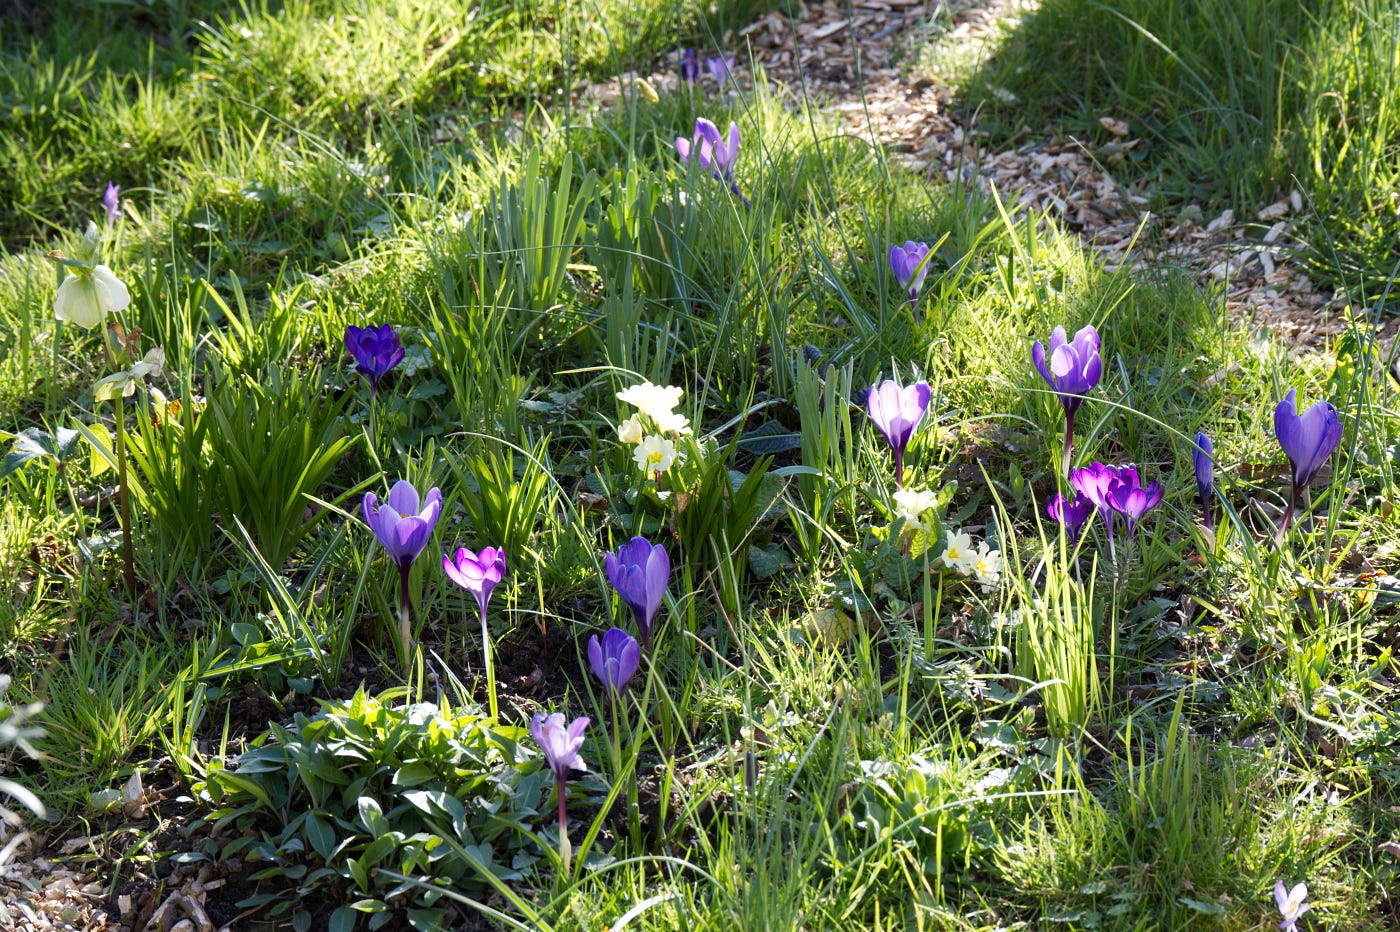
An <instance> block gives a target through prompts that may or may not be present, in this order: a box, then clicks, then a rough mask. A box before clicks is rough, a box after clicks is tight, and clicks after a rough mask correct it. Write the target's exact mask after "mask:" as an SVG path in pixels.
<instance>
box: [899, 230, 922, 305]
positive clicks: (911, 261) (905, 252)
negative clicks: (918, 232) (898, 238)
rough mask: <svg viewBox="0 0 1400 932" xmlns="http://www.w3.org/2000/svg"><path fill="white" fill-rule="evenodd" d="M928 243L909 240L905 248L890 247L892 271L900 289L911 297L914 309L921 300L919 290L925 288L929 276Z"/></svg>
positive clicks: (910, 301) (910, 300)
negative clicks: (915, 303)
mask: <svg viewBox="0 0 1400 932" xmlns="http://www.w3.org/2000/svg"><path fill="white" fill-rule="evenodd" d="M927 258H928V243H916V242H914V241H913V240H909V241H908V242H906V243H905V244H904V245H903V246H891V247H890V271H892V272H894V277H895V280H896V281H898V282H899V287H901V288H903V289H904V290H905V292H906V293H907V294H908V295H909V305H910V306H911V307H912V306H913V305H914V302H915V301H917V300H918V298H919V289H920V288H922V287H924V278H925V277H926V276H927V275H928V262H926V261H925V260H926V259H927Z"/></svg>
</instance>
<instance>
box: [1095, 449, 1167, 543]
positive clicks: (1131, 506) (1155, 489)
mask: <svg viewBox="0 0 1400 932" xmlns="http://www.w3.org/2000/svg"><path fill="white" fill-rule="evenodd" d="M1107 499H1108V503H1109V505H1110V506H1111V507H1112V508H1113V510H1114V511H1116V512H1118V513H1119V514H1120V515H1122V516H1123V525H1124V526H1125V527H1126V528H1127V529H1128V537H1130V538H1131V537H1133V536H1134V535H1135V534H1136V533H1137V526H1138V522H1139V521H1141V520H1142V519H1143V517H1144V516H1146V514H1147V513H1148V512H1149V511H1151V510H1152V509H1154V508H1156V507H1157V506H1158V505H1160V504H1162V486H1161V483H1159V482H1157V481H1155V480H1154V481H1152V482H1151V483H1149V484H1148V485H1143V484H1142V480H1140V479H1139V478H1138V472H1137V469H1136V468H1134V467H1132V466H1119V467H1117V468H1116V475H1115V476H1114V478H1113V480H1112V481H1111V482H1109V484H1108V490H1107Z"/></svg>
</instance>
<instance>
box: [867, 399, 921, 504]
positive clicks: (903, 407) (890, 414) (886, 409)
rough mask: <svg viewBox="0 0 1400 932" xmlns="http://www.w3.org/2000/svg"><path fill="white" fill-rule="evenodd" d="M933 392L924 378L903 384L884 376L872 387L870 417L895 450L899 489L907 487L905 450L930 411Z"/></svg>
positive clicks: (896, 480) (896, 482)
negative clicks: (881, 380)
mask: <svg viewBox="0 0 1400 932" xmlns="http://www.w3.org/2000/svg"><path fill="white" fill-rule="evenodd" d="M931 395H932V392H931V391H930V390H929V387H928V383H927V382H925V381H924V380H922V379H920V380H919V381H917V382H915V383H914V384H913V385H906V386H903V387H901V386H900V384H899V383H898V382H896V381H895V380H894V379H885V381H883V382H881V383H880V384H879V385H876V386H874V387H872V388H871V389H870V395H869V397H868V398H867V400H866V405H867V407H868V409H869V411H870V419H871V420H872V421H874V422H875V426H876V427H878V428H879V429H880V433H882V434H884V435H885V440H886V441H888V442H889V445H890V450H891V451H892V452H893V453H894V482H895V485H897V486H899V487H900V488H903V487H904V451H905V449H906V448H908V446H909V439H910V438H911V437H913V436H914V431H915V430H916V429H917V428H918V426H919V422H920V421H922V420H923V419H924V414H925V413H926V412H927V411H928V403H929V398H930V397H931Z"/></svg>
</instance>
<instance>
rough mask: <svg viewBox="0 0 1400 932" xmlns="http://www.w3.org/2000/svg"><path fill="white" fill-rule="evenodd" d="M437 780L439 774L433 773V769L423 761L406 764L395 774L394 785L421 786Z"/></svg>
mask: <svg viewBox="0 0 1400 932" xmlns="http://www.w3.org/2000/svg"><path fill="white" fill-rule="evenodd" d="M436 779H437V774H436V773H434V772H433V768H431V767H429V766H428V765H427V764H425V763H423V762H422V761H413V762H412V763H411V764H405V765H404V766H402V767H400V768H399V769H398V772H397V773H395V774H394V783H395V785H397V786H420V785H422V784H424V783H427V782H428V781H430V780H436Z"/></svg>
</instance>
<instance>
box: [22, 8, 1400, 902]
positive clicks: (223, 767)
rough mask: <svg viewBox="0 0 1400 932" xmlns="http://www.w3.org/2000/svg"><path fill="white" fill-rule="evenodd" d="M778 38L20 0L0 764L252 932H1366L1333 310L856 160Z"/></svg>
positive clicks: (1367, 579)
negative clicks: (1229, 303) (134, 786)
mask: <svg viewBox="0 0 1400 932" xmlns="http://www.w3.org/2000/svg"><path fill="white" fill-rule="evenodd" d="M1051 6H1052V5H1051V4H1049V3H1047V6H1046V10H1050V9H1051ZM1167 6H1173V5H1171V4H1168V5H1167ZM1298 9H1304V10H1305V12H1307V15H1308V16H1309V17H1310V18H1309V20H1308V21H1309V22H1310V23H1312V22H1313V19H1312V18H1311V17H1316V18H1317V22H1319V23H1323V22H1331V21H1328V20H1325V19H1324V18H1323V13H1324V12H1325V10H1323V9H1322V7H1321V6H1319V8H1318V10H1312V9H1311V8H1298ZM1298 9H1293V8H1290V9H1288V10H1284V9H1282V8H1281V7H1280V8H1277V9H1274V8H1272V7H1271V8H1269V9H1262V8H1261V10H1260V15H1261V16H1268V17H1272V19H1270V20H1269V22H1268V23H1259V24H1255V26H1254V27H1252V28H1257V29H1258V30H1260V31H1261V32H1267V31H1268V30H1271V29H1273V30H1280V31H1282V30H1285V29H1289V28H1291V25H1290V24H1292V23H1293V22H1294V20H1293V19H1291V18H1290V17H1296V16H1298V15H1301V14H1300V13H1299V12H1298ZM1328 9H1331V8H1330V7H1328ZM760 12H762V11H761V10H760V9H759V8H758V7H756V6H753V5H750V4H747V3H724V4H720V5H718V6H715V7H710V6H708V5H707V6H703V7H702V6H700V5H695V4H690V3H687V2H682V3H666V4H662V3H660V2H650V0H639V2H629V3H612V2H600V3H598V4H592V5H587V6H574V5H569V4H543V3H540V4H524V5H521V4H494V5H493V4H490V3H487V4H475V5H471V4H457V3H450V2H449V3H436V4H426V3H402V4H401V3H393V2H388V0H353V2H352V0H344V2H332V0H319V2H314V3H313V2H288V3H285V4H281V5H274V4H252V3H248V4H240V5H230V4H213V3H208V4H206V3H188V4H185V3H176V2H169V3H151V4H140V5H132V4H127V5H117V4H103V5H99V6H90V5H87V4H78V3H72V4H63V5H58V6H55V7H54V8H53V10H40V11H28V8H27V7H26V8H24V9H18V8H17V9H16V10H12V11H7V12H5V13H2V14H0V16H3V17H5V18H4V19H3V20H2V21H3V23H4V25H5V27H6V28H5V30H4V38H3V39H0V61H3V67H0V99H3V101H4V108H3V112H0V123H3V124H4V125H6V128H7V129H9V130H11V131H10V132H8V133H5V134H0V139H3V140H4V141H3V142H0V159H3V160H4V162H3V171H0V191H3V192H4V198H3V199H0V203H6V204H13V205H15V206H14V208H13V209H12V210H7V212H6V213H5V214H4V216H3V217H0V238H3V240H2V241H3V244H4V246H3V250H4V251H3V254H0V321H3V326H0V429H3V430H5V431H6V434H7V438H6V440H5V443H6V445H7V450H8V453H7V456H6V458H5V459H4V461H3V465H0V486H3V489H4V492H5V494H4V495H3V496H2V497H0V567H3V568H4V572H3V573H0V656H3V658H4V664H5V671H6V674H7V675H8V676H9V677H10V680H9V685H8V689H7V690H5V693H4V700H5V702H6V703H9V704H8V705H0V747H10V746H11V745H13V746H15V747H17V748H19V749H21V750H23V751H31V750H32V752H33V755H32V756H30V755H28V754H24V755H15V756H14V757H13V759H11V758H6V761H7V768H8V769H7V770H6V772H5V774H4V780H6V781H9V780H13V781H14V782H13V783H9V782H0V794H4V795H5V796H6V798H7V799H10V800H17V801H18V802H19V803H20V805H21V807H23V808H28V809H30V810H34V811H35V812H36V813H37V812H38V811H39V809H40V808H41V807H42V810H43V811H44V812H46V813H47V818H48V819H49V820H50V822H51V824H50V825H48V829H49V830H48V832H47V838H48V841H47V844H48V846H49V847H48V848H47V849H46V851H47V855H46V856H51V857H53V858H54V859H56V860H57V861H59V862H60V863H65V864H69V863H71V864H74V865H96V866H97V867H98V869H99V870H100V871H101V872H102V874H103V876H104V879H105V881H106V883H107V884H108V890H109V893H110V895H111V896H113V897H116V896H118V895H122V894H125V895H133V894H144V893H146V892H149V891H151V890H152V889H156V885H157V884H158V881H157V880H155V879H153V874H152V872H148V871H146V870H144V869H143V865H146V864H148V863H150V862H152V861H154V862H156V863H161V864H168V865H171V866H172V868H173V869H179V868H186V867H189V866H190V865H196V866H198V865H204V866H211V867H215V868H216V869H218V870H219V871H221V872H223V875H224V876H225V877H226V878H227V880H228V889H229V890H230V891H231V892H230V901H231V902H232V903H234V904H236V905H235V906H234V907H232V909H233V910H235V911H234V912H231V913H230V915H227V916H220V917H218V918H219V920H220V921H223V922H229V921H235V917H238V918H237V919H236V921H238V922H241V923H244V924H245V925H246V927H249V928H258V927H263V928H293V929H308V928H323V927H325V928H333V929H336V930H352V929H356V928H404V927H412V928H422V929H432V928H464V927H472V924H473V923H484V924H485V925H486V927H490V928H513V929H558V930H568V929H596V928H600V927H602V928H616V929H623V928H649V929H651V928H654V929H682V928H684V929H716V930H721V929H723V930H731V929H735V928H744V929H788V928H793V929H796V928H803V929H806V928H812V929H818V928H820V929H841V930H844V929H852V928H862V929H865V928H869V929H904V928H911V927H912V928H939V929H994V928H1001V929H1005V928H1026V929H1030V928H1046V927H1050V926H1052V925H1064V926H1065V927H1067V928H1085V929H1120V928H1121V929H1148V928H1229V929H1236V928H1238V929H1249V928H1266V927H1279V924H1280V922H1281V921H1282V923H1283V926H1282V927H1284V928H1296V929H1324V928H1326V929H1378V928H1385V927H1386V926H1387V925H1388V924H1390V923H1393V922H1394V921H1395V917H1396V915H1397V913H1398V910H1397V905H1396V901H1395V899H1394V897H1393V895H1392V894H1391V890H1392V889H1393V887H1394V884H1395V881H1396V876H1397V873H1398V872H1400V861H1397V859H1396V857H1395V855H1394V853H1393V852H1394V851H1395V850H1396V849H1395V847H1394V845H1395V839H1396V835H1397V833H1400V816H1398V815H1397V813H1400V799H1397V792H1400V768H1397V767H1396V764H1395V751H1394V748H1395V746H1396V741H1397V737H1400V714H1397V711H1396V705H1395V700H1396V696H1397V687H1396V676H1397V674H1400V670H1397V669H1396V660H1395V657H1394V654H1393V650H1394V644H1395V635H1396V631H1397V617H1400V616H1397V605H1400V596H1398V595H1397V593H1400V581H1397V580H1396V579H1395V576H1394V575H1392V570H1393V565H1394V563H1395V561H1396V559H1397V551H1398V550H1400V532H1398V531H1397V519H1396V517H1395V514H1396V512H1395V508H1394V503H1395V501H1396V497H1397V487H1396V482H1395V457H1396V450H1397V448H1398V447H1397V441H1398V440H1400V430H1397V421H1396V414H1395V392H1396V389H1397V386H1396V385H1395V384H1394V381H1393V379H1391V378H1390V377H1389V376H1388V375H1387V372H1388V370H1389V365H1388V364H1389V362H1390V361H1391V360H1389V359H1388V358H1386V354H1385V352H1384V350H1383V348H1382V344H1381V342H1380V340H1379V339H1378V337H1377V334H1376V330H1375V329H1374V324H1375V321H1374V320H1366V319H1355V320H1351V321H1349V326H1348V329H1347V332H1346V335H1345V337H1344V338H1343V339H1342V340H1340V341H1338V342H1337V343H1336V344H1335V346H1333V347H1332V350H1331V352H1329V353H1326V354H1310V355H1307V356H1302V357H1297V356H1295V355H1294V354H1292V353H1291V352H1290V348H1289V347H1288V346H1286V345H1285V344H1283V343H1281V342H1279V341H1277V340H1275V339H1273V338H1271V337H1269V336H1268V335H1261V334H1258V333H1255V332H1253V331H1251V330H1249V329H1248V328H1247V327H1245V326H1243V325H1241V324H1239V323H1237V322H1236V321H1234V320H1232V319H1231V317H1230V316H1229V314H1228V311H1227V310H1226V308H1225V306H1224V302H1223V296H1222V295H1221V294H1220V293H1219V292H1218V291H1214V290H1210V289H1203V288H1202V287H1201V286H1200V285H1199V284H1198V283H1196V282H1194V281H1191V280H1188V279H1186V278H1184V277H1183V276H1182V275H1181V274H1180V273H1177V272H1173V271H1171V270H1154V269H1144V268H1137V267H1134V266H1131V265H1123V266H1121V267H1117V268H1115V269H1112V270H1110V269H1107V268H1105V267H1104V266H1103V265H1101V264H1100V263H1099V262H1098V261H1097V260H1096V259H1095V258H1094V256H1093V254H1092V253H1091V252H1090V251H1088V250H1086V249H1085V248H1084V247H1083V245H1082V244H1081V243H1080V242H1079V241H1078V240H1077V239H1075V238H1074V237H1073V236H1072V235H1070V234H1068V233H1066V232H1065V231H1064V230H1063V229H1061V228H1059V227H1058V226H1057V225H1056V224H1055V223H1054V222H1052V221H1051V220H1049V219H1048V218H1045V217H1039V216H1027V217H1017V216H1013V215H1012V214H1011V213H1009V212H1008V210H1007V209H1006V207H1005V202H1004V200H1003V198H1002V193H1001V192H996V191H989V192H983V191H981V190H975V189H967V188H962V187H956V186H946V185H934V184H929V183H928V182H927V181H925V180H924V179H921V178H918V177H914V176H912V175H910V174H907V173H905V172H903V171H901V170H899V169H897V168H896V167H894V166H892V165H891V164H889V163H888V162H887V161H886V160H885V158H884V153H883V152H882V151H880V150H879V149H878V148H874V147H872V146H870V145H869V144H868V143H867V142H864V141H861V140H858V139H854V138H851V137H849V136H847V135H844V134H842V133H840V132H837V131H836V127H835V125H834V124H833V123H832V122H830V119H829V117H828V116H827V115H826V114H824V113H823V111H822V109H821V108H820V107H818V106H813V105H811V104H810V102H807V101H804V100H801V99H800V98H798V97H795V96H794V95H792V94H791V93H789V92H788V91H787V90H786V89H783V88H780V87H775V86H773V85H770V84H769V83H768V82H767V81H766V80H765V77H764V76H763V75H762V74H761V73H759V74H752V73H751V72H749V71H748V68H747V66H746V65H745V64H744V50H743V49H742V48H741V47H740V46H739V45H737V44H736V43H737V40H736V39H735V38H734V37H735V36H736V35H737V33H736V29H737V28H738V27H739V26H742V25H743V24H744V23H747V22H749V21H750V20H751V19H753V18H754V17H755V16H757V15H759V13H760ZM789 12H790V11H789ZM1044 15H1047V16H1049V15H1051V13H1050V12H1047V13H1045V14H1044ZM1125 15H1126V14H1125ZM1161 15H1163V16H1166V15H1167V14H1166V13H1162V14H1161ZM1183 15H1184V14H1183ZM1117 21H1122V18H1121V17H1119V18H1118V20H1117ZM1134 34H1138V35H1140V34H1141V33H1140V31H1136V30H1135V31H1134ZM1251 35H1253V33H1251ZM103 37H106V38H105V40H104V38H103ZM1220 41H1222V42H1223V41H1225V40H1224V39H1221V40H1220ZM1290 41H1292V40H1290ZM1153 47H1154V48H1156V47H1157V46H1155V45H1154V46H1153ZM687 48H690V49H695V50H696V51H695V52H694V53H693V55H687V54H686V53H685V51H684V50H685V49H687ZM79 49H81V50H83V52H82V54H81V55H79V54H76V50H79ZM1141 54H1142V55H1143V56H1144V57H1147V56H1148V55H1149V53H1148V52H1147V51H1146V50H1142V52H1141ZM1220 54H1222V55H1223V54H1225V52H1224V51H1222V52H1220ZM725 55H732V56H734V63H733V64H732V65H728V66H726V65H725V63H724V59H723V56H725ZM706 59H711V61H710V62H706ZM702 63H703V64H702ZM1150 64H1151V63H1150V61H1148V62H1146V63H1143V64H1142V67H1143V68H1144V69H1148V70H1150ZM702 67H703V68H704V70H703V71H702V70H701V69H702ZM1086 67H1087V66H1086ZM1240 67H1241V68H1245V67H1248V68H1258V67H1260V66H1259V63H1258V62H1257V61H1256V60H1254V59H1250V60H1249V62H1246V61H1245V60H1244V59H1243V58H1241V61H1240ZM1357 67H1358V68H1361V67H1362V65H1361V64H1359V63H1358V65H1357ZM1366 67H1369V66H1366ZM727 68H733V69H735V70H738V71H743V72H744V73H745V75H746V76H745V79H744V80H743V81H740V82H736V81H732V80H731V79H730V77H729V75H728V73H727V70H726V69H727ZM632 69H639V70H638V71H637V73H636V74H631V73H629V72H630V71H631V70H632ZM638 75H642V77H639V76H638ZM647 75H650V76H651V77H645V76H647ZM663 78H664V79H665V80H663ZM41 79H42V80H41ZM611 80H617V81H618V83H619V86H620V88H621V91H622V93H621V96H620V97H619V98H618V99H617V100H616V101H614V102H611V103H606V104H599V103H596V102H592V101H594V100H595V98H593V97H590V96H589V95H587V94H584V93H580V91H581V90H582V88H583V87H584V86H585V85H586V84H587V83H588V82H590V81H611ZM1047 80H1048V79H1047ZM1358 80H1360V79H1358ZM1365 80H1366V81H1373V80H1374V81H1380V80H1381V79H1380V78H1378V77H1375V78H1366V79H1365ZM1018 93H1019V92H1018ZM1124 93H1126V91H1125V92H1124ZM1267 96H1268V95H1267V94H1265V95H1263V97H1261V98H1260V100H1261V101H1262V100H1263V99H1264V98H1265V97H1267ZM1277 102H1278V100H1277V99H1275V103H1277ZM1261 105H1262V104H1261ZM1046 112H1047V113H1049V112H1050V111H1046ZM1285 112H1286V115H1287V117H1288V119H1290V120H1291V119H1293V118H1295V117H1296V116H1297V115H1298V111H1297V109H1296V107H1295V106H1294V104H1292V103H1288V105H1287V107H1285V108H1284V110H1280V111H1279V113H1280V114H1282V113H1285ZM6 121H8V122H6ZM1164 138H1165V137H1164ZM1173 138H1174V139H1175V141H1174V142H1173V143H1172V145H1175V146H1178V147H1181V148H1182V150H1183V151H1186V150H1188V149H1189V150H1190V151H1191V152H1192V153H1195V157H1197V158H1200V159H1202V160H1206V161H1205V162H1203V163H1202V164H1205V163H1207V162H1209V160H1210V159H1211V158H1214V159H1215V161H1214V162H1210V164H1212V165H1213V168H1212V171H1211V172H1210V173H1208V177H1209V179H1210V181H1211V182H1212V183H1213V184H1218V185H1219V186H1220V190H1219V192H1207V193H1210V194H1211V196H1215V195H1216V194H1219V196H1222V197H1223V196H1235V195H1236V194H1237V192H1238V191H1244V190H1248V186H1250V185H1255V184H1262V183H1264V182H1262V181H1260V177H1262V176H1258V175H1255V174H1250V172H1252V171H1253V170H1254V167H1256V162H1255V161H1254V160H1255V159H1256V157H1258V153H1249V154H1248V155H1247V157H1246V156H1245V155H1241V156H1240V158H1239V159H1237V160H1221V159H1219V157H1218V156H1219V152H1218V151H1216V150H1213V149H1212V148H1211V147H1212V146H1216V145H1218V144H1219V141H1218V140H1217V141H1214V142H1213V141H1211V140H1210V139H1206V138H1198V137H1191V136H1189V135H1188V136H1179V137H1173ZM1212 153H1213V154H1212ZM1222 166H1223V168H1222ZM1203 177H1204V176H1203ZM109 179H110V181H111V182H112V183H113V184H112V186H111V187H108V181H109ZM1303 183H1304V184H1305V185H1312V184H1316V185H1317V187H1315V188H1310V190H1309V194H1310V195H1311V196H1314V197H1323V196H1330V195H1325V194H1324V191H1325V189H1324V187H1322V182H1321V181H1320V180H1319V179H1314V180H1313V181H1312V182H1309V181H1307V180H1304V181H1303ZM1388 183H1389V182H1388V181H1387V180H1386V179H1385V178H1383V177H1378V178H1377V179H1376V180H1375V184H1376V185H1377V187H1376V190H1375V191H1374V192H1373V194H1374V195H1375V196H1377V197H1379V196H1380V195H1381V193H1382V192H1384V193H1385V196H1389V192H1388V191H1387V190H1386V187H1385V186H1386V185H1387V184H1388ZM1337 255H1341V253H1340V252H1339V253H1337ZM1339 261H1340V260H1339ZM1334 268H1335V269H1336V274H1337V281H1338V282H1340V283H1343V284H1346V283H1347V282H1350V281H1353V280H1357V279H1356V278H1355V276H1352V274H1351V272H1350V271H1349V269H1348V268H1347V267H1345V266H1344V265H1341V264H1339V265H1336V266H1334ZM1357 281H1358V282H1359V284H1358V287H1369V286H1368V285H1365V284H1364V282H1360V281H1359V280H1357ZM1363 293H1364V292H1363ZM40 705H42V710H40V708H39V707H40ZM11 771H13V772H11ZM133 774H138V775H139V774H144V775H145V781H146V785H147V786H155V785H157V783H158V782H159V783H162V784H165V783H168V784H170V785H172V786H175V787H178V790H179V794H178V797H176V796H175V795H174V794H170V795H168V796H167V798H166V799H158V798H152V799H150V800H149V801H147V802H143V803H142V804H141V805H140V806H136V807H132V806H117V807H116V808H113V805H112V803H113V800H114V799H115V798H119V797H120V793H119V792H117V793H116V795H115V796H114V791H115V790H116V789H117V788H119V787H123V786H126V785H127V783H128V781H129V780H130V778H131V777H132V775H133ZM16 787H18V789H16ZM40 804H41V806H40ZM11 808H15V807H14V806H11ZM161 826H164V827H166V828H167V829H168V830H166V831H164V832H161V831H159V827H161ZM77 836H83V837H85V838H86V839H87V840H86V842H85V844H84V846H81V847H80V848H79V849H78V850H77V851H76V852H75V851H73V850H71V849H70V850H66V851H65V849H64V847H63V845H62V841H63V839H65V838H74V837H77ZM133 839H134V840H133ZM17 851H18V849H16V850H15V851H6V852H5V853H7V854H15V853H17ZM59 852H63V853H61V854H60V853H59ZM18 853H19V854H20V856H24V857H32V856H33V854H34V853H33V852H27V853H26V852H23V851H18ZM1300 884H1302V885H1304V886H1301V887H1300V886H1299V885H1300Z"/></svg>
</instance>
